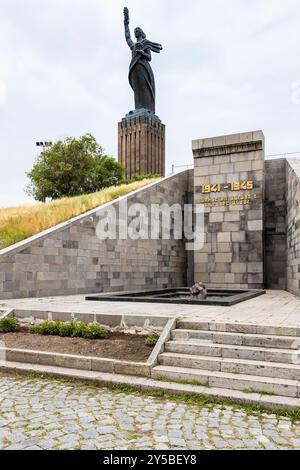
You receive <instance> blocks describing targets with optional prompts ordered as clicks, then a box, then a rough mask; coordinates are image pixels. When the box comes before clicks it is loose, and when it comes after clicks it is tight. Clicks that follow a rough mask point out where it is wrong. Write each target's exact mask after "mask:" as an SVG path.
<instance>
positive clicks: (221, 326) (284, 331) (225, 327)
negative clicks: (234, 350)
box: [177, 320, 300, 337]
mask: <svg viewBox="0 0 300 470" xmlns="http://www.w3.org/2000/svg"><path fill="white" fill-rule="evenodd" d="M177 328H178V329H184V330H197V331H198V330H205V331H214V332H216V331H218V332H227V333H248V334H258V335H275V336H296V337H300V328H298V327H297V326H281V325H279V326H276V325H275V326H274V325H255V324H244V323H219V322H201V321H197V320H180V321H178V322H177Z"/></svg>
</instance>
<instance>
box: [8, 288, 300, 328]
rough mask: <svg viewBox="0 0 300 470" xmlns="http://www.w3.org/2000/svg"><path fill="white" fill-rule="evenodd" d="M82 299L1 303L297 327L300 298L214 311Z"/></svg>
mask: <svg viewBox="0 0 300 470" xmlns="http://www.w3.org/2000/svg"><path fill="white" fill-rule="evenodd" d="M84 298H85V296H83V295H78V296H68V297H52V298H42V299H15V300H7V301H1V300H0V309H1V308H9V307H11V308H16V309H22V310H46V311H53V312H55V311H56V312H57V311H58V312H76V313H103V314H119V315H120V314H121V315H122V314H133V315H162V316H170V317H171V316H176V317H181V318H185V319H187V318H188V319H197V320H199V321H212V320H215V321H219V322H240V323H255V324H263V325H270V324H272V325H278V326H280V325H285V326H300V298H299V297H296V296H294V295H292V294H289V293H288V292H285V291H268V292H267V294H266V295H263V296H261V297H257V298H255V299H251V300H248V301H246V302H243V303H240V304H238V305H234V306H233V307H214V306H204V305H203V306H201V307H199V306H197V305H168V304H156V303H155V304H151V303H150V304H149V303H135V302H86V301H85V300H84Z"/></svg>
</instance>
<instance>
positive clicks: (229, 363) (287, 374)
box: [159, 353, 300, 380]
mask: <svg viewBox="0 0 300 470" xmlns="http://www.w3.org/2000/svg"><path fill="white" fill-rule="evenodd" d="M159 363H160V365H163V366H170V367H184V368H189V369H203V370H210V371H216V372H229V373H231V374H244V373H245V372H247V374H250V375H255V376H260V377H273V378H278V379H289V380H300V364H299V365H294V364H280V363H276V362H263V361H251V360H243V359H238V360H236V359H226V358H224V359H223V358H218V357H207V356H194V355H187V354H177V353H163V354H161V355H160V356H159Z"/></svg>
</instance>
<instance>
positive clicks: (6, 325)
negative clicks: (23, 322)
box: [0, 317, 19, 333]
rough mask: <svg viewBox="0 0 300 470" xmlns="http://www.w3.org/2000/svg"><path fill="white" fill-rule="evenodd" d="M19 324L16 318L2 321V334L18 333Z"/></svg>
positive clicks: (0, 322) (0, 326)
mask: <svg viewBox="0 0 300 470" xmlns="http://www.w3.org/2000/svg"><path fill="white" fill-rule="evenodd" d="M18 325H19V323H18V320H16V319H15V318H9V317H6V318H2V320H0V333H12V332H14V331H16V329H17V327H18Z"/></svg>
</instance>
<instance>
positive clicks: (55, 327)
mask: <svg viewBox="0 0 300 470" xmlns="http://www.w3.org/2000/svg"><path fill="white" fill-rule="evenodd" d="M59 327H60V322H58V321H45V322H43V323H41V324H40V325H38V326H34V327H32V328H31V330H30V333H35V334H38V335H44V336H58V334H59Z"/></svg>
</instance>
